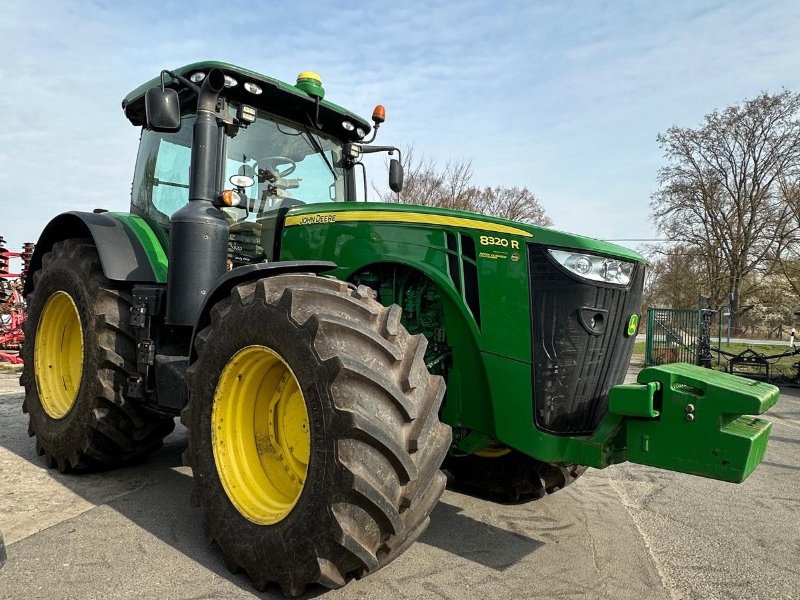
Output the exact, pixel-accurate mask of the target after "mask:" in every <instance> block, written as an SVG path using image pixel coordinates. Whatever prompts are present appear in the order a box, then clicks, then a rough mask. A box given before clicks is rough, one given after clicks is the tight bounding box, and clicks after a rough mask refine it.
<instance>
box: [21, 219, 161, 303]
mask: <svg viewBox="0 0 800 600" xmlns="http://www.w3.org/2000/svg"><path fill="white" fill-rule="evenodd" d="M74 238H91V239H92V241H93V242H94V245H95V247H96V248H97V253H98V254H99V255H100V263H101V264H102V267H103V274H104V275H105V276H106V278H108V279H110V280H111V281H124V282H128V283H166V281H167V256H166V253H165V251H164V247H163V245H162V244H161V242H160V241H159V240H158V238H157V236H156V234H155V232H154V231H153V230H152V229H151V228H150V226H149V225H148V224H147V222H146V221H145V220H144V219H142V218H141V217H137V216H135V215H130V214H124V213H108V212H104V213H88V212H79V211H71V212H66V213H62V214H60V215H58V216H57V217H55V218H54V219H53V220H51V221H50V222H49V223H48V224H47V226H46V227H45V228H44V231H42V234H41V235H40V236H39V241H38V242H37V243H36V248H35V250H34V252H33V256H32V257H31V262H30V267H29V272H30V273H33V272H35V271H37V270H38V269H40V268H41V266H42V256H44V255H45V254H46V253H48V252H49V251H50V250H51V249H52V247H53V244H55V243H56V242H60V241H62V240H66V239H74ZM32 290H33V278H32V277H26V279H25V287H24V290H23V293H24V294H26V295H27V294H29V293H30V292H31V291H32Z"/></svg>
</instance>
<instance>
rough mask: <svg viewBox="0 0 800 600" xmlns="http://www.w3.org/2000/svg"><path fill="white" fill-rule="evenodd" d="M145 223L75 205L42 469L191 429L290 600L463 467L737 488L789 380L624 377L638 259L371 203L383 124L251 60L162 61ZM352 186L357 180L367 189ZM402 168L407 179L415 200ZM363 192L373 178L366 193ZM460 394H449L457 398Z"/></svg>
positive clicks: (562, 237)
mask: <svg viewBox="0 0 800 600" xmlns="http://www.w3.org/2000/svg"><path fill="white" fill-rule="evenodd" d="M123 109H124V112H125V115H126V117H127V118H128V119H129V120H130V122H131V123H132V124H133V125H135V126H139V127H142V135H141V141H140V146H139V155H138V158H137V161H136V168H135V171H134V177H133V187H132V198H131V208H130V212H128V213H120V212H107V211H104V210H102V209H97V210H95V211H94V212H92V213H84V212H67V213H64V214H62V215H59V216H58V217H56V218H55V219H54V220H53V221H52V222H51V223H50V224H48V225H47V227H46V228H45V229H44V231H43V233H42V235H41V237H40V239H39V242H38V244H37V246H36V251H35V253H34V255H33V257H32V260H31V266H30V271H31V276H29V277H27V278H26V282H25V293H26V295H27V300H28V311H29V312H28V320H27V321H26V323H25V335H26V342H25V344H24V345H23V355H24V359H25V369H24V371H23V375H22V378H21V382H22V384H23V385H24V386H25V390H26V395H25V402H24V410H25V411H26V412H27V413H28V414H29V417H30V432H31V435H33V436H35V437H36V447H37V450H38V452H39V454H40V455H43V456H44V457H45V460H46V461H47V464H48V465H49V466H52V467H57V468H58V469H59V470H60V471H63V472H67V471H76V472H81V471H87V470H91V469H96V468H107V467H113V466H117V465H120V464H126V463H129V462H130V461H133V460H138V459H140V458H142V457H143V456H145V455H147V454H148V453H150V452H152V451H154V450H155V449H157V448H158V447H159V446H160V445H161V440H162V438H163V437H164V436H165V435H167V434H168V433H169V432H170V431H171V430H172V428H173V425H174V417H175V416H176V415H180V416H181V419H182V421H183V423H185V424H186V426H187V427H188V430H189V444H188V448H187V451H186V453H185V459H186V462H187V463H188V464H189V465H190V466H191V467H192V471H193V479H194V491H193V493H192V501H193V503H194V504H195V505H196V506H197V507H198V508H199V509H200V511H201V512H202V514H203V520H204V524H205V527H206V531H207V534H208V538H209V539H211V540H214V541H216V542H217V544H218V545H219V547H220V549H221V551H222V554H223V556H224V559H225V561H226V564H227V565H228V566H229V568H231V569H232V570H234V571H236V570H244V571H246V572H247V574H248V575H249V577H250V578H251V580H252V581H253V583H254V585H255V586H256V587H257V588H258V589H264V588H266V587H267V585H268V584H270V583H271V582H275V583H277V584H278V585H279V586H280V587H281V589H282V590H283V591H284V592H285V593H286V594H287V595H297V594H299V593H301V592H302V591H303V590H304V589H305V588H306V587H307V586H308V585H309V584H313V583H319V584H322V585H323V586H327V587H340V586H342V585H345V583H346V582H347V581H348V580H349V579H351V578H354V577H363V576H366V575H368V574H370V573H373V572H375V571H376V570H378V569H380V568H381V567H383V566H385V565H386V564H388V563H389V562H391V561H392V560H393V559H395V558H396V557H397V556H399V555H400V554H401V553H402V552H404V551H405V550H406V549H407V548H408V547H409V546H410V545H411V544H412V543H413V542H414V541H415V540H416V539H417V538H418V537H419V536H420V535H421V533H422V532H423V531H424V530H425V528H426V526H427V524H428V522H429V518H430V514H431V511H432V510H433V508H434V506H435V505H436V502H437V501H438V499H439V497H440V495H441V494H442V492H443V490H444V487H445V483H446V478H445V476H444V474H443V473H442V472H441V470H440V467H441V466H442V464H443V462H444V464H445V467H446V468H447V469H448V470H449V471H450V472H451V473H452V474H453V475H454V477H455V480H456V482H457V483H459V484H461V485H463V486H465V487H471V488H472V489H475V490H479V491H481V492H483V493H484V494H485V495H487V496H490V497H493V498H497V499H499V500H504V501H505V500H509V501H520V500H528V499H533V498H537V497H540V496H543V495H544V494H546V493H549V492H554V491H556V490H559V489H561V488H563V487H564V486H566V485H568V484H569V483H570V482H571V481H573V480H574V479H575V478H576V477H578V476H579V475H580V474H581V473H582V472H583V471H584V470H585V468H586V467H587V466H590V467H596V468H602V467H605V466H607V465H610V464H613V463H618V462H622V461H624V460H626V459H627V460H631V461H635V462H639V463H642V464H648V465H653V466H656V467H661V468H666V469H672V470H676V471H682V472H686V473H693V474H696V475H701V476H705V477H713V478H717V479H721V480H724V481H735V482H738V481H742V480H743V479H744V478H745V477H747V475H748V474H749V473H750V472H752V470H753V469H754V468H755V466H756V465H757V464H758V462H759V461H760V460H761V458H762V456H763V453H764V451H765V449H766V444H767V439H768V436H769V431H770V423H769V422H767V421H764V420H762V419H759V418H757V417H753V416H746V415H757V414H760V413H763V412H764V411H765V410H767V409H768V408H769V407H770V406H771V405H772V404H774V402H775V401H776V399H777V397H778V391H777V389H776V388H775V387H774V386H771V385H768V384H764V383H757V382H751V381H747V380H745V379H741V378H738V377H734V376H732V375H729V374H724V373H713V372H710V371H708V370H705V369H701V368H698V367H694V366H691V365H687V364H676V365H666V366H661V367H652V368H648V369H645V370H644V371H642V372H641V373H640V375H639V380H638V383H635V384H628V385H622V384H621V382H622V380H623V378H624V376H625V373H626V369H627V366H628V363H629V360H630V356H631V352H632V350H633V343H634V339H635V336H636V333H637V330H638V324H639V316H638V311H639V309H640V305H641V294H642V282H643V280H644V266H645V265H644V260H643V259H642V257H641V256H639V255H638V254H636V253H634V252H632V251H630V250H627V249H625V248H622V247H619V246H616V245H613V244H608V243H604V242H600V241H596V240H590V239H587V238H584V237H580V236H575V235H571V234H567V233H561V232H557V231H554V230H551V229H546V228H540V227H536V226H533V225H528V224H524V223H517V222H513V221H507V220H503V219H497V218H491V217H486V216H482V215H478V214H474V213H469V212H459V211H452V210H444V209H435V208H426V207H421V206H412V205H398V204H384V203H365V202H358V201H357V200H359V197H360V196H361V198H362V199H363V194H361V195H360V194H359V193H358V189H357V183H358V182H359V180H361V181H364V180H365V179H364V177H363V172H362V171H361V169H362V168H363V164H362V162H361V160H360V158H361V156H363V155H364V154H366V153H371V152H389V153H395V152H396V151H397V149H396V148H394V147H391V146H376V145H373V141H374V139H375V135H376V132H377V129H378V127H379V126H380V125H381V123H383V121H384V119H385V111H384V110H383V108H382V107H378V108H376V110H375V112H374V113H373V119H372V125H371V124H370V123H369V122H368V121H366V120H364V119H362V118H361V117H359V116H357V115H355V114H353V113H351V112H349V111H347V110H345V109H344V108H341V107H339V106H337V105H335V104H333V103H330V102H328V101H327V100H325V99H324V89H323V87H322V84H321V81H320V79H319V77H318V76H317V75H316V74H314V73H310V72H305V73H301V74H300V76H299V77H298V80H297V83H296V85H289V84H286V83H283V82H280V81H278V80H275V79H272V78H270V77H266V76H264V75H260V74H258V73H255V72H253V71H248V70H245V69H242V68H239V67H235V66H232V65H227V64H223V63H214V62H204V63H197V64H193V65H188V66H185V67H182V68H180V69H177V70H175V71H163V72H162V73H161V74H160V76H159V77H157V78H155V79H153V80H152V81H149V82H147V83H145V84H143V85H142V86H140V87H139V88H137V89H135V90H134V91H132V92H131V93H130V94H128V96H127V97H126V98H125V100H124V101H123ZM358 175H362V178H361V179H359V177H358ZM402 176H403V173H402V167H401V166H400V163H399V162H398V161H397V160H396V159H392V160H391V161H390V169H389V185H390V187H391V188H392V189H393V190H395V191H398V190H400V189H401V188H402V179H403V177H402ZM363 193H364V194H365V193H366V190H363ZM445 384H446V385H445Z"/></svg>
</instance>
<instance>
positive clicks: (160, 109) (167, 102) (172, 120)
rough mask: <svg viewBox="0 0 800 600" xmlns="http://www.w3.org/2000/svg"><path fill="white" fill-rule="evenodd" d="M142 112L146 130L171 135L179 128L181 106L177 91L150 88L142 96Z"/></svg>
mask: <svg viewBox="0 0 800 600" xmlns="http://www.w3.org/2000/svg"><path fill="white" fill-rule="evenodd" d="M144 112H145V117H146V119H147V128H148V129H150V130H151V131H158V132H162V133H172V132H174V131H179V130H180V128H181V105H180V100H179V99H178V91H177V90H173V89H170V88H166V89H161V87H159V86H156V87H151V88H150V89H149V90H147V93H145V95H144Z"/></svg>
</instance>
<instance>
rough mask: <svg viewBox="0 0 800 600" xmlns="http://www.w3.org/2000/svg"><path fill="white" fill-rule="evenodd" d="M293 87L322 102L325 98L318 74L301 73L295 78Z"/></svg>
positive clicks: (311, 72) (312, 72)
mask: <svg viewBox="0 0 800 600" xmlns="http://www.w3.org/2000/svg"><path fill="white" fill-rule="evenodd" d="M295 87H297V88H298V89H301V90H303V91H304V92H305V93H306V94H308V95H309V96H311V97H312V98H318V99H319V100H322V99H323V98H324V97H325V90H324V89H323V87H322V78H321V77H320V76H319V73H315V72H314V71H303V72H302V73H300V74H299V75H298V76H297V83H296V84H295Z"/></svg>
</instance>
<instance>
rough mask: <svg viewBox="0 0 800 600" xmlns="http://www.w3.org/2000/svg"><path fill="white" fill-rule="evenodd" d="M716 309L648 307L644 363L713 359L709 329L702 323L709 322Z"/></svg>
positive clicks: (658, 363)
mask: <svg viewBox="0 0 800 600" xmlns="http://www.w3.org/2000/svg"><path fill="white" fill-rule="evenodd" d="M713 312H714V311H710V310H701V309H696V308H648V309H647V342H646V344H645V357H644V359H645V363H646V364H648V365H663V364H667V363H674V362H688V363H691V364H695V365H699V364H703V365H705V364H706V362H707V361H710V352H709V351H708V339H706V338H707V337H708V336H709V334H710V331H709V327H704V326H703V325H704V324H710V318H711V315H712V313H713ZM704 340H705V342H704ZM708 364H709V365H710V362H708Z"/></svg>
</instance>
